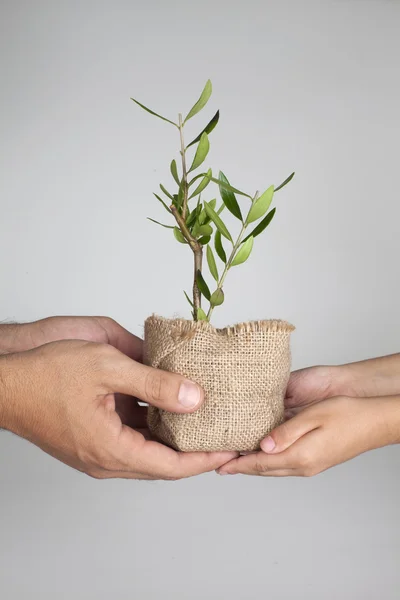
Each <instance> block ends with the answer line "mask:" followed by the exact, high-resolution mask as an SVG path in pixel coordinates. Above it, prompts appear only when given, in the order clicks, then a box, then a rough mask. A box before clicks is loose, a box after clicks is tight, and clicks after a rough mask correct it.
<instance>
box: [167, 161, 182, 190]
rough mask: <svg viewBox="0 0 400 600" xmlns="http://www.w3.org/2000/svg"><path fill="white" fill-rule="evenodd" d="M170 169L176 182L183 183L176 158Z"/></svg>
mask: <svg viewBox="0 0 400 600" xmlns="http://www.w3.org/2000/svg"><path fill="white" fill-rule="evenodd" d="M170 170H171V175H172V177H173V178H174V179H175V181H176V183H177V184H178V185H181V182H180V179H179V175H178V167H177V166H176V160H175V159H174V160H173V161H172V162H171V166H170Z"/></svg>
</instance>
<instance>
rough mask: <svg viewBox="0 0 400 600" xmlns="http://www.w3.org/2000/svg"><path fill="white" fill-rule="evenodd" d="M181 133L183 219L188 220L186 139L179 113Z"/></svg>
mask: <svg viewBox="0 0 400 600" xmlns="http://www.w3.org/2000/svg"><path fill="white" fill-rule="evenodd" d="M179 135H180V138H181V156H182V182H183V207H182V217H183V220H184V221H186V215H187V205H188V196H189V186H188V181H187V169H186V148H185V141H184V137H183V122H182V115H181V114H179Z"/></svg>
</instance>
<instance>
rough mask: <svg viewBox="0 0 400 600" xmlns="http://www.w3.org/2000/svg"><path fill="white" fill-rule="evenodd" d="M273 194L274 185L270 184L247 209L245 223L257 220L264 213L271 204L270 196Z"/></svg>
mask: <svg viewBox="0 0 400 600" xmlns="http://www.w3.org/2000/svg"><path fill="white" fill-rule="evenodd" d="M273 196H274V186H273V185H271V186H270V187H269V188H268V189H267V190H266V191H265V192H264V193H263V194H261V196H260V197H259V198H257V200H256V201H255V202H254V204H253V206H252V207H251V209H250V210H249V214H248V215H247V219H246V223H252V222H253V221H257V219H260V218H261V217H262V216H264V215H265V213H266V212H267V210H268V209H269V207H270V206H271V202H272V198H273Z"/></svg>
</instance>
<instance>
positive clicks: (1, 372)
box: [0, 356, 13, 431]
mask: <svg viewBox="0 0 400 600" xmlns="http://www.w3.org/2000/svg"><path fill="white" fill-rule="evenodd" d="M12 388H13V384H12V374H11V370H10V364H9V359H8V357H7V356H0V428H1V429H9V430H10V431H11V422H12V418H11V412H12V404H13V400H12V391H11V390H12Z"/></svg>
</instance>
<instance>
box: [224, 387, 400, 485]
mask: <svg viewBox="0 0 400 600" xmlns="http://www.w3.org/2000/svg"><path fill="white" fill-rule="evenodd" d="M399 442H400V396H387V397H382V398H349V397H346V396H340V397H337V398H330V399H328V400H323V401H321V402H319V403H317V404H314V405H313V406H310V407H309V408H306V409H304V410H303V411H302V412H300V413H299V414H298V415H296V416H295V417H293V418H292V419H290V420H289V421H286V422H285V423H284V424H283V425H280V426H279V427H277V428H276V429H275V430H274V431H273V432H272V433H271V434H270V436H269V437H267V438H265V439H264V440H263V441H262V442H261V448H262V451H261V452H257V453H253V454H248V455H247V456H241V457H239V458H237V459H234V460H232V461H230V462H229V463H227V464H226V465H224V466H223V467H221V468H220V469H219V470H218V473H219V474H220V475H226V474H235V473H243V474H245V475H264V476H272V477H282V476H288V475H295V476H311V475H316V474H317V473H320V472H321V471H325V470H326V469H329V468H330V467H333V466H334V465H338V464H339V463H342V462H345V461H347V460H349V459H351V458H354V457H355V456H357V455H359V454H361V453H363V452H366V451H367V450H372V449H373V448H379V447H382V446H386V445H388V444H395V443H399Z"/></svg>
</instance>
